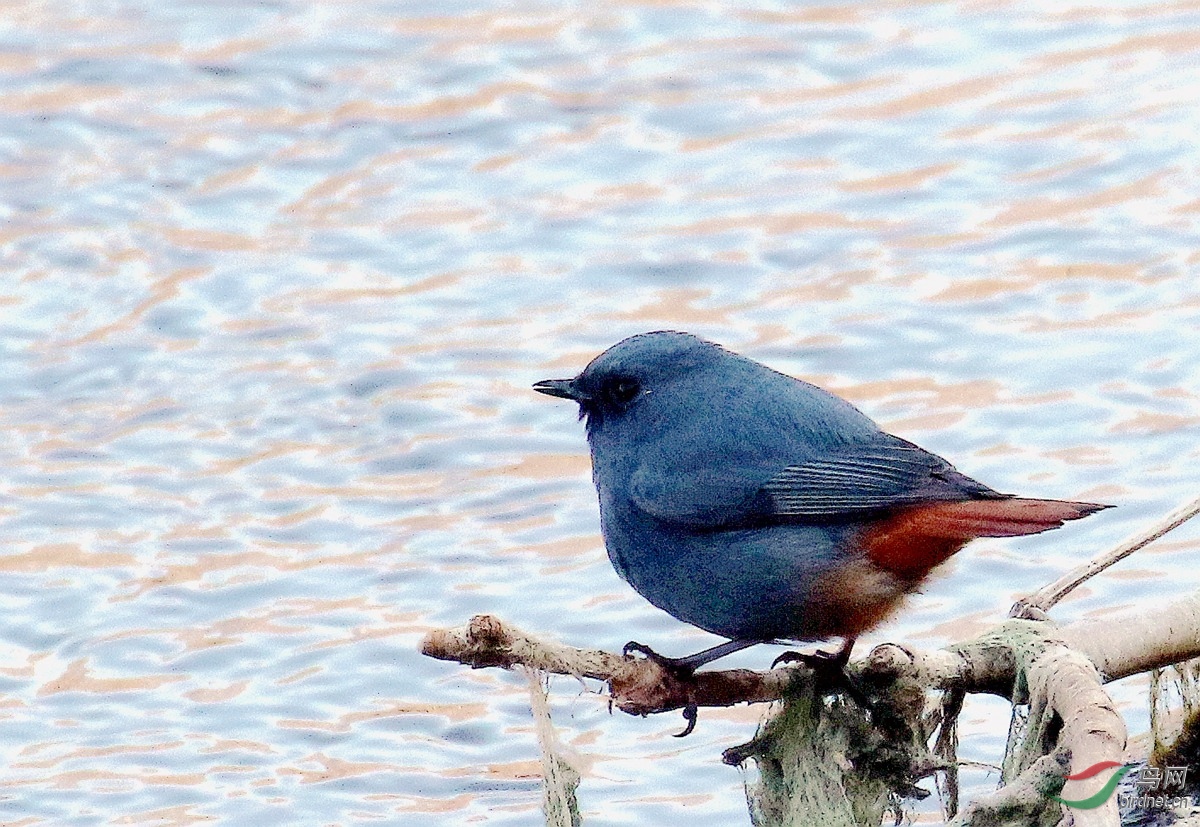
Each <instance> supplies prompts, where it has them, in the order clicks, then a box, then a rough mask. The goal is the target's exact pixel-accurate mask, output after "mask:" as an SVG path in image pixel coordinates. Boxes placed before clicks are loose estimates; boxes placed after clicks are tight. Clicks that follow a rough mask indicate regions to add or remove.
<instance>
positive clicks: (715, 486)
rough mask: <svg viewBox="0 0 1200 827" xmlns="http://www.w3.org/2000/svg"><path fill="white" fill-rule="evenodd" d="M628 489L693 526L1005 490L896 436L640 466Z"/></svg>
mask: <svg viewBox="0 0 1200 827" xmlns="http://www.w3.org/2000/svg"><path fill="white" fill-rule="evenodd" d="M630 489H631V492H632V495H633V500H634V503H635V504H636V505H637V506H638V507H639V508H641V509H642V510H643V511H645V512H646V513H648V514H650V515H651V516H653V517H655V518H657V519H660V520H664V521H666V522H673V523H678V524H682V525H685V526H689V527H692V528H698V529H699V528H721V527H729V528H732V527H737V526H742V525H763V524H771V523H778V522H799V521H805V520H812V521H824V520H839V519H848V518H854V517H858V516H865V515H868V514H871V513H872V512H882V511H887V510H888V509H892V508H896V507H899V506H904V505H913V504H916V503H924V502H944V501H954V500H966V499H976V498H988V499H990V498H999V497H1002V496H1004V495H1001V494H998V493H997V492H995V491H993V490H992V489H990V488H988V487H987V486H985V485H983V484H981V483H978V482H976V481H975V480H973V479H971V478H970V477H967V476H966V475H964V474H962V473H960V472H959V471H957V470H955V468H954V466H952V465H951V464H950V463H948V462H946V460H944V459H942V458H941V457H939V456H937V455H935V454H931V453H929V452H928V451H925V450H924V449H922V448H919V447H917V446H916V445H913V444H912V443H909V442H906V441H904V440H902V439H898V438H895V437H891V438H889V439H887V440H885V441H879V442H875V443H871V444H868V445H855V446H847V447H845V448H842V449H840V450H836V451H831V452H827V453H825V454H824V455H822V456H820V457H817V458H811V459H806V460H802V461H800V462H796V463H793V464H788V465H786V466H784V467H783V468H779V463H778V462H776V463H775V465H774V468H767V467H765V465H764V464H760V463H756V462H754V461H749V462H746V461H743V462H738V461H736V460H735V461H732V462H722V461H721V458H717V457H714V458H712V459H711V460H710V463H709V464H706V465H704V466H702V467H698V468H695V469H694V470H693V471H691V472H690V473H679V472H678V471H676V470H675V469H672V471H671V472H668V473H664V472H663V469H662V467H661V466H658V467H657V468H655V469H653V470H652V469H651V468H650V467H647V466H643V467H642V468H640V469H639V470H638V471H637V472H636V473H635V474H634V475H633V479H632V480H631V486H630Z"/></svg>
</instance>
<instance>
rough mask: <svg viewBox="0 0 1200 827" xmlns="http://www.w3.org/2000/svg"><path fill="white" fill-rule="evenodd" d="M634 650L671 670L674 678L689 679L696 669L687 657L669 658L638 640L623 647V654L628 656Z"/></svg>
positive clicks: (668, 670)
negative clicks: (688, 661)
mask: <svg viewBox="0 0 1200 827" xmlns="http://www.w3.org/2000/svg"><path fill="white" fill-rule="evenodd" d="M634 652H637V653H638V654H639V655H641V656H642V657H644V658H645V659H646V660H650V661H654V662H655V663H657V664H658V665H659V666H661V667H662V668H663V669H664V670H666V671H667V672H669V673H670V674H671V676H672V677H673V678H676V679H678V680H681V681H685V680H688V679H689V678H691V677H692V674H693V673H694V672H695V671H696V670H695V668H694V667H692V666H691V665H690V664H688V663H687V659H686V658H669V657H667V656H666V655H660V654H659V653H658V652H655V651H654V650H653V649H651V648H650V647H649V646H647V645H646V644H644V643H638V642H637V641H636V640H631V641H629V642H628V643H626V644H625V646H624V647H623V648H622V649H621V654H622V655H624V656H625V657H627V658H628V657H630V656H631V655H632V654H633V653H634Z"/></svg>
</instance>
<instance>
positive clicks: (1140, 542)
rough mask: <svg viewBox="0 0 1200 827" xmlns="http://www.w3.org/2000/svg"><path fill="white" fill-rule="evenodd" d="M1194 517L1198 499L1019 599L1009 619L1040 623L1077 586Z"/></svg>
mask: <svg viewBox="0 0 1200 827" xmlns="http://www.w3.org/2000/svg"><path fill="white" fill-rule="evenodd" d="M1197 514H1200V497H1198V498H1196V499H1194V500H1192V501H1191V502H1189V503H1187V504H1185V505H1182V506H1180V507H1179V508H1177V509H1175V510H1174V511H1172V512H1171V513H1170V514H1168V515H1167V516H1166V517H1164V518H1163V519H1162V520H1159V521H1158V522H1155V523H1154V524H1152V525H1151V526H1150V527H1149V528H1148V529H1145V530H1144V531H1141V532H1139V533H1137V534H1134V535H1133V536H1131V537H1129V538H1128V539H1127V540H1125V541H1124V542H1123V543H1121V544H1120V545H1118V546H1117V547H1116V548H1114V549H1113V550H1112V551H1109V552H1107V553H1106V554H1102V555H1100V556H1099V557H1097V558H1095V559H1094V560H1090V561H1088V562H1087V563H1084V564H1083V565H1081V566H1078V567H1076V568H1074V569H1072V570H1071V571H1069V572H1067V573H1066V574H1064V575H1063V576H1062V577H1060V578H1058V579H1057V580H1055V581H1054V582H1053V583H1051V584H1050V585H1048V586H1043V587H1042V588H1040V589H1038V590H1037V591H1036V592H1034V593H1033V594H1031V595H1029V596H1027V597H1023V598H1021V599H1020V600H1018V601H1017V602H1016V604H1015V605H1014V606H1013V607H1012V611H1010V612H1009V617H1025V618H1033V619H1042V618H1043V617H1044V614H1045V612H1047V611H1049V610H1050V608H1051V607H1053V606H1055V605H1056V604H1057V603H1058V602H1059V601H1060V600H1062V599H1063V598H1064V597H1066V596H1067V595H1068V594H1070V593H1071V592H1072V591H1073V590H1074V589H1075V588H1076V587H1077V586H1079V585H1080V584H1081V583H1084V582H1086V581H1087V580H1089V579H1091V578H1092V577H1095V576H1096V575H1097V574H1099V573H1100V572H1102V571H1104V570H1105V569H1106V568H1108V567H1109V566H1111V565H1113V564H1114V563H1117V562H1119V561H1121V560H1124V559H1125V558H1126V557H1128V556H1129V555H1131V554H1133V553H1134V552H1135V551H1137V550H1138V549H1141V548H1145V547H1146V546H1148V545H1150V544H1151V543H1153V542H1154V541H1155V540H1157V539H1158V538H1159V537H1162V536H1163V535H1164V534H1166V533H1167V532H1169V531H1174V530H1175V529H1176V528H1179V526H1181V525H1183V524H1184V523H1186V522H1187V521H1188V520H1190V519H1191V518H1192V517H1195V516H1196V515H1197Z"/></svg>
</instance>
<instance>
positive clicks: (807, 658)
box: [771, 649, 850, 672]
mask: <svg viewBox="0 0 1200 827" xmlns="http://www.w3.org/2000/svg"><path fill="white" fill-rule="evenodd" d="M849 655H850V653H849V652H846V653H845V654H843V653H842V652H826V651H824V650H822V649H818V650H817V651H815V652H784V653H783V654H782V655H780V656H779V657H777V658H775V660H773V661H771V668H772V669H774V668H775V667H776V666H779V665H780V664H781V663H803V664H804V665H805V666H807V667H808V668H809V669H811V670H813V671H814V672H828V671H838V672H840V671H842V670H843V669H844V668H845V666H846V664H847V663H849V662H850V657H849Z"/></svg>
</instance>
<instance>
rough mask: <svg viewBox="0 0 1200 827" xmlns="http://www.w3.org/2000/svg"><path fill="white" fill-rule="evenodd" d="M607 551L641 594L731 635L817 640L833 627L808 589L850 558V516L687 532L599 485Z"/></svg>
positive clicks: (682, 617) (690, 619)
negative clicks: (846, 520) (815, 608)
mask: <svg viewBox="0 0 1200 827" xmlns="http://www.w3.org/2000/svg"><path fill="white" fill-rule="evenodd" d="M600 506H601V507H600V511H601V523H602V527H603V532H604V542H605V546H606V547H607V549H608V555H609V558H610V559H611V560H612V563H613V566H614V567H615V568H616V570H617V572H618V573H619V574H620V575H621V576H622V577H623V578H624V579H626V580H627V581H628V582H629V583H630V585H632V586H633V588H634V589H636V590H637V591H638V593H640V594H641V595H642V596H643V597H645V598H646V599H647V600H649V601H650V602H651V603H653V604H654V605H655V606H658V607H659V608H660V609H663V610H664V611H666V612H668V613H670V614H672V615H674V616H675V617H677V618H679V619H680V620H683V621H684V622H687V623H691V624H692V625H694V626H698V627H700V628H701V629H705V630H707V631H709V632H713V633H715V634H718V635H723V636H725V637H729V638H738V639H750V640H771V639H776V638H785V639H793V640H815V639H819V638H823V637H826V636H828V635H829V634H831V633H833V632H831V630H830V629H829V628H827V627H826V625H825V621H826V619H825V618H822V617H820V616H816V615H814V614H813V613H811V612H810V611H809V608H810V606H811V605H812V604H813V603H814V600H813V599H812V598H813V593H812V590H813V588H816V587H817V586H818V584H819V583H820V582H821V580H822V579H823V578H824V577H825V575H828V574H830V573H832V572H833V571H834V570H835V569H837V568H839V567H840V566H842V565H844V564H846V563H847V562H849V560H850V559H851V558H852V557H853V553H852V551H851V550H852V549H853V548H854V547H855V543H854V542H853V539H854V537H855V535H856V532H857V531H858V530H859V529H858V528H857V527H855V526H851V525H824V526H822V525H782V526H771V527H766V528H751V529H734V530H718V531H691V530H685V529H680V528H678V527H675V526H670V525H664V524H662V523H661V522H659V521H657V520H655V519H654V518H652V517H649V516H647V515H646V514H644V513H641V512H639V510H638V509H637V508H636V507H635V506H633V505H632V504H631V503H630V502H628V501H621V500H620V498H619V496H614V495H613V492H611V491H610V492H607V493H606V492H605V491H603V490H601V493H600Z"/></svg>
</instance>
